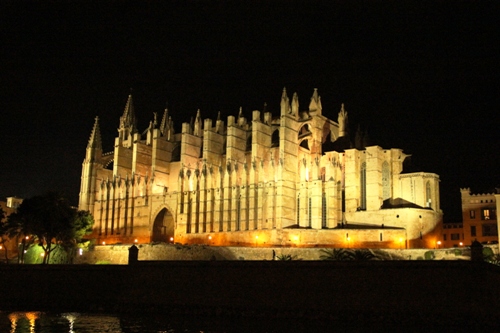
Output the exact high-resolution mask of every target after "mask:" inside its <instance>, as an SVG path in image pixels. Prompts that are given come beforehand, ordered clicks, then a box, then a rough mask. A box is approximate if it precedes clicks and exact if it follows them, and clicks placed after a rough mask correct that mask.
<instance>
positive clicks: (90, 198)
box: [78, 117, 102, 212]
mask: <svg viewBox="0 0 500 333" xmlns="http://www.w3.org/2000/svg"><path fill="white" fill-rule="evenodd" d="M101 158H102V141H101V131H100V129H99V117H95V122H94V127H93V128H92V132H91V134H90V138H89V142H88V144H87V151H86V154H85V159H84V160H83V165H82V179H81V186H80V201H79V204H78V207H79V209H81V210H88V211H91V212H92V211H93V207H94V200H95V198H94V193H95V191H96V188H95V186H96V183H97V181H96V178H97V170H98V168H102V162H101Z"/></svg>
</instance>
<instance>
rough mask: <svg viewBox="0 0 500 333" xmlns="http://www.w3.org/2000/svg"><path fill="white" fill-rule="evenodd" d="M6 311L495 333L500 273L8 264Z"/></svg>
mask: <svg viewBox="0 0 500 333" xmlns="http://www.w3.org/2000/svg"><path fill="white" fill-rule="evenodd" d="M0 283H1V285H2V292H1V293H2V301H1V302H0V310H3V311H56V312H71V311H76V312H101V313H130V314H134V315H138V314H141V313H143V314H147V315H154V314H158V315H168V316H188V317H193V318H194V317H196V318H214V317H217V318H263V319H265V320H276V319H278V320H279V319H288V318H294V320H296V319H301V320H313V321H314V320H316V321H318V320H321V321H322V322H325V323H327V322H337V323H341V322H342V323H346V324H347V323H356V324H358V325H365V324H366V325H370V323H374V322H378V323H381V322H383V323H385V324H386V325H390V324H391V323H394V324H395V325H401V324H410V325H416V324H419V323H420V324H422V325H424V324H436V325H438V324H439V326H442V325H444V326H446V327H450V326H449V325H452V326H455V325H458V326H460V325H467V326H468V327H471V328H472V327H494V326H492V325H496V321H495V320H493V319H492V318H496V317H498V315H499V314H500V291H499V289H498V286H499V285H500V267H497V266H493V265H490V264H486V263H473V262H468V261H382V262H375V261H374V262H311V261H296V262H293V261H292V262H280V261H262V262H260V261H203V262H187V261H175V262H142V263H138V264H135V265H129V266H116V265H49V266H42V265H19V266H18V265H4V266H0Z"/></svg>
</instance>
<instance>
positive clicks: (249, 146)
mask: <svg viewBox="0 0 500 333" xmlns="http://www.w3.org/2000/svg"><path fill="white" fill-rule="evenodd" d="M245 151H252V135H249V136H248V138H247V146H246V148H245Z"/></svg>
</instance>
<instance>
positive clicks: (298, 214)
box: [297, 198, 300, 224]
mask: <svg viewBox="0 0 500 333" xmlns="http://www.w3.org/2000/svg"><path fill="white" fill-rule="evenodd" d="M297 224H300V198H297Z"/></svg>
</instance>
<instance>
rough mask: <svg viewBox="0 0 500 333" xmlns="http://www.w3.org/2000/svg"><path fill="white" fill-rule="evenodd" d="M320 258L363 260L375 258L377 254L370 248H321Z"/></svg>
mask: <svg viewBox="0 0 500 333" xmlns="http://www.w3.org/2000/svg"><path fill="white" fill-rule="evenodd" d="M320 251H321V253H322V254H321V255H320V259H322V260H355V261H365V260H376V259H378V258H377V255H375V253H373V251H372V250H367V249H356V250H346V249H332V250H331V251H329V250H327V249H321V250H320Z"/></svg>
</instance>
